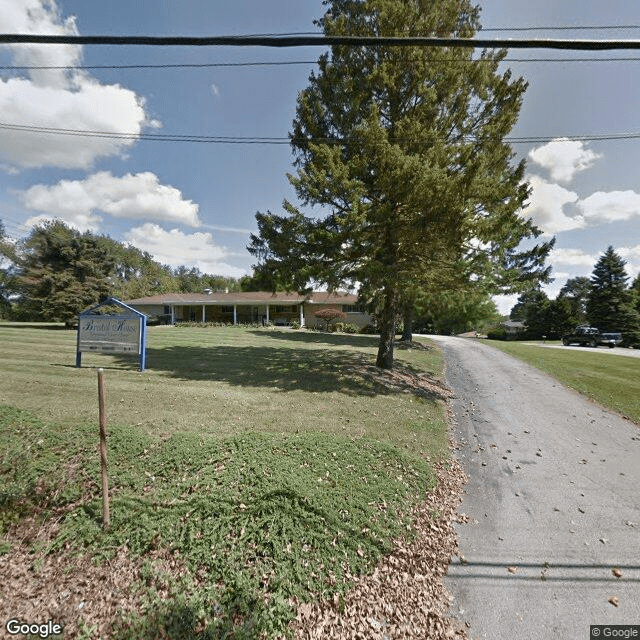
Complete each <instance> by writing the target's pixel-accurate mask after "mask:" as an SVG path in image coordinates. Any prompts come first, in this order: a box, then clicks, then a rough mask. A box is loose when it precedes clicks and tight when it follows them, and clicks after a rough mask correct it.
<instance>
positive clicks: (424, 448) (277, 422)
mask: <svg viewBox="0 0 640 640" xmlns="http://www.w3.org/2000/svg"><path fill="white" fill-rule="evenodd" d="M0 340H1V341H2V343H3V345H4V349H5V356H6V357H5V358H4V359H3V360H2V361H1V362H0V404H1V405H3V406H2V407H1V408H0V513H1V514H2V517H1V518H0V526H1V527H2V530H3V531H5V533H6V532H7V531H9V532H10V531H12V530H15V528H16V527H20V525H21V523H22V522H23V521H24V518H25V517H26V516H34V514H35V515H37V517H38V518H39V519H40V521H42V522H44V521H45V520H46V519H47V518H48V517H51V515H52V514H55V515H56V517H58V518H62V520H61V527H60V530H59V532H58V534H57V536H56V537H55V538H54V539H53V540H52V541H51V542H50V543H49V547H48V548H47V551H60V552H64V553H75V552H84V551H89V552H91V553H93V554H95V557H96V559H97V560H99V559H101V558H105V557H109V556H110V555H111V554H113V553H115V551H116V550H117V549H118V548H122V547H126V548H127V549H128V550H129V553H130V555H131V556H132V557H133V558H143V559H144V558H145V557H147V556H148V555H149V554H151V553H152V552H156V551H158V550H162V551H165V552H166V553H167V554H171V555H172V556H175V557H178V558H179V559H180V563H181V564H182V565H184V566H185V567H186V568H187V570H188V571H187V573H186V574H184V575H182V576H180V577H178V576H176V575H173V576H167V575H160V574H159V573H158V571H157V570H156V569H155V568H154V564H153V562H151V561H149V562H148V563H147V564H146V565H145V566H146V569H145V571H146V573H145V574H144V576H143V579H142V580H141V581H140V582H139V584H137V585H134V587H135V588H137V589H138V590H139V593H140V597H141V598H142V599H143V601H144V602H146V603H147V604H146V607H147V609H146V611H147V612H146V613H143V614H139V615H137V616H135V617H133V618H125V619H122V620H121V621H119V623H118V625H117V628H116V630H115V631H114V635H113V637H117V638H122V639H124V638H140V637H149V638H150V637H165V636H166V637H171V638H191V637H202V638H205V637H206V638H218V637H220V638H221V637H230V638H231V637H235V638H254V637H260V634H267V635H269V636H273V635H277V634H278V633H282V632H283V631H284V630H285V628H286V623H287V621H288V620H289V619H290V617H291V616H292V615H293V605H294V603H295V602H302V601H308V600H310V599H314V598H317V597H319V596H329V595H331V594H334V593H339V592H342V591H343V590H345V589H347V588H348V586H349V584H350V581H351V578H352V576H353V575H356V574H359V573H363V572H366V571H367V570H368V569H369V568H371V567H372V566H373V564H374V563H375V562H376V561H377V560H378V559H379V558H380V557H381V556H382V555H383V554H385V553H387V552H388V551H389V550H390V548H391V545H392V540H393V539H394V538H396V537H398V536H400V535H403V536H405V537H411V522H410V520H409V518H408V513H409V511H410V507H411V505H413V504H415V503H416V502H417V501H419V500H420V499H421V498H422V497H423V496H424V495H425V492H426V491H428V490H429V489H430V488H431V487H432V486H433V483H434V481H435V475H434V473H433V467H432V464H431V462H430V461H433V460H435V459H439V458H443V457H446V456H447V454H448V447H447V443H448V436H447V428H446V419H445V414H444V410H443V406H442V404H441V403H440V402H439V400H438V397H437V395H435V394H428V393H425V392H423V393H415V392H414V391H415V390H411V389H409V388H407V389H403V390H400V391H398V390H390V389H389V388H387V387H386V386H385V385H384V384H383V383H384V378H382V379H380V378H379V377H377V376H374V375H371V370H370V368H369V367H370V365H371V364H372V363H373V361H374V354H375V348H376V341H375V338H372V337H369V336H347V335H336V334H322V333H311V332H310V333H306V332H293V331H289V330H247V329H241V328H237V327H235V328H234V327H230V328H216V329H207V330H204V329H172V328H158V329H155V330H152V331H151V332H150V335H149V349H148V361H149V370H148V371H145V372H142V373H141V372H139V371H137V370H136V366H137V364H136V362H135V360H132V359H120V358H117V357H114V356H98V355H89V356H87V355H85V356H84V358H83V360H84V362H83V364H84V365H85V366H84V367H83V368H82V369H76V368H75V367H74V366H73V363H74V362H75V334H74V333H73V332H65V331H59V330H54V329H50V330H43V329H38V328H34V327H19V326H17V325H9V324H4V325H3V324H0ZM397 357H398V361H399V363H400V364H401V365H402V366H404V367H407V370H411V371H414V372H421V373H424V374H426V375H428V376H431V377H434V378H437V377H439V376H440V375H441V370H442V359H441V355H440V353H439V352H438V351H436V350H435V349H429V350H402V351H398V354H397ZM95 366H101V367H103V368H104V369H105V375H106V378H107V411H108V414H109V424H108V433H109V447H108V448H109V476H110V487H111V526H110V528H109V529H108V530H107V531H106V532H105V531H103V530H102V528H101V496H100V490H99V488H100V486H99V483H100V472H99V457H98V455H97V450H96V445H97V384H96V374H95V370H93V369H92V367H95ZM5 539H6V540H10V539H11V537H10V535H5ZM7 550H8V549H5V551H7ZM167 594H169V596H167Z"/></svg>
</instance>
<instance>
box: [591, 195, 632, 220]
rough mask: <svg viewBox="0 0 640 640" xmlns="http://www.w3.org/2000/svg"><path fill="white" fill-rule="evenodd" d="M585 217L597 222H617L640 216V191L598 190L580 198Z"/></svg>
mask: <svg viewBox="0 0 640 640" xmlns="http://www.w3.org/2000/svg"><path fill="white" fill-rule="evenodd" d="M578 208H579V209H580V211H581V212H582V215H584V217H585V218H586V219H587V220H589V221H591V220H593V221H595V222H616V221H620V220H630V219H631V218H640V193H636V192H635V191H596V192H595V193H593V194H591V195H590V196H589V197H588V198H585V199H584V200H580V202H579V203H578Z"/></svg>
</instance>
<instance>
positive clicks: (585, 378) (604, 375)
mask: <svg viewBox="0 0 640 640" xmlns="http://www.w3.org/2000/svg"><path fill="white" fill-rule="evenodd" d="M487 344H490V345H491V346H493V347H496V348H497V349H500V350H501V351H504V352H505V353H508V354H510V355H512V356H514V357H516V358H519V359H520V360H523V361H524V362H527V363H528V364H530V365H533V366H534V367H537V368H538V369H540V370H541V371H544V372H545V373H548V374H549V375H550V376H553V377H554V378H555V379H556V380H559V381H560V382H562V383H563V384H564V385H566V386H567V387H569V388H571V389H574V390H575V391H578V392H579V393H582V394H583V395H585V396H587V397H588V398H590V399H591V400H593V401H595V402H597V403H598V404H601V405H602V406H604V407H607V408H608V409H613V410H614V411H617V412H618V413H620V414H622V415H623V416H626V417H628V418H629V419H630V420H633V421H634V422H637V423H640V358H630V357H628V356H618V355H612V354H609V353H600V352H598V351H593V352H587V351H581V350H572V349H549V348H546V347H541V346H537V345H532V344H525V343H521V342H499V341H489V342H488V343H487ZM603 351H604V350H603Z"/></svg>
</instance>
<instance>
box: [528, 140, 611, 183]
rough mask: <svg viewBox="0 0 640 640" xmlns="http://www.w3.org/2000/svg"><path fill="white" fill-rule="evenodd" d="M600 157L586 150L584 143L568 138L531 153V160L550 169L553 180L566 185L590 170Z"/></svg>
mask: <svg viewBox="0 0 640 640" xmlns="http://www.w3.org/2000/svg"><path fill="white" fill-rule="evenodd" d="M600 157H601V156H600V155H598V154H597V153H594V152H593V151H591V150H590V149H586V148H585V146H584V143H583V142H579V141H577V140H569V139H568V138H556V139H555V140H552V141H551V142H549V143H547V144H545V145H544V146H542V147H538V148H537V149H532V150H531V151H530V152H529V159H530V160H531V161H532V162H535V163H536V164H538V165H540V166H541V167H544V168H545V169H548V170H549V172H550V174H551V179H552V180H556V181H558V182H565V183H566V182H570V181H571V180H572V179H573V177H574V176H575V175H576V174H577V173H579V172H580V171H584V170H585V169H589V168H590V167H591V166H592V165H593V163H594V162H595V161H596V160H597V159H598V158H600Z"/></svg>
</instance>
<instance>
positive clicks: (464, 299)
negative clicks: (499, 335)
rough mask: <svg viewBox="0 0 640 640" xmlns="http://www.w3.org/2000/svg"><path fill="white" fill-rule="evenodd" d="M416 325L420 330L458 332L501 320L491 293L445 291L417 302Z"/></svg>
mask: <svg viewBox="0 0 640 640" xmlns="http://www.w3.org/2000/svg"><path fill="white" fill-rule="evenodd" d="M415 309H416V321H415V324H416V327H418V329H419V330H420V332H427V333H436V334H441V335H455V334H458V333H465V332H467V331H471V330H475V331H479V332H481V331H483V330H484V329H486V328H487V327H488V326H492V325H495V324H496V323H498V322H499V321H500V314H499V313H498V310H497V308H496V305H495V303H494V302H493V301H492V300H491V299H490V297H489V296H488V295H476V296H470V295H468V294H467V293H463V294H456V292H451V293H449V294H447V293H446V292H444V293H442V294H434V295H432V296H426V297H423V298H421V299H420V300H419V302H416V304H415Z"/></svg>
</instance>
